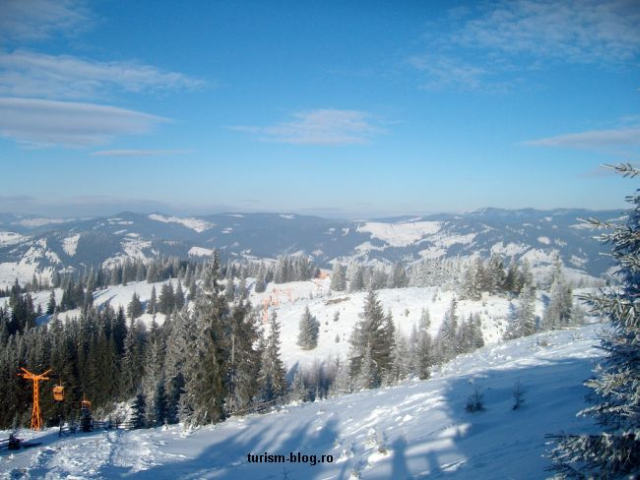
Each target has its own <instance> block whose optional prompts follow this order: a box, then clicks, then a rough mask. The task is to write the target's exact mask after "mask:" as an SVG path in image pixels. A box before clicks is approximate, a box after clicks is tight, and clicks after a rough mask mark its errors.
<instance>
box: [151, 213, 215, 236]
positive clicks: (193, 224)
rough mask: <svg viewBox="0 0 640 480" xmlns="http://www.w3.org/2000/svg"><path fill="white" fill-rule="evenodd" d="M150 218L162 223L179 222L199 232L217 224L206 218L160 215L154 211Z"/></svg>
mask: <svg viewBox="0 0 640 480" xmlns="http://www.w3.org/2000/svg"><path fill="white" fill-rule="evenodd" d="M149 219H150V220H155V221H156V222H162V223H178V224H180V225H182V226H184V227H187V228H190V229H191V230H194V231H196V232H198V233H202V232H206V231H207V230H209V229H210V228H213V227H214V226H215V225H214V224H213V223H210V222H207V221H205V220H200V219H198V218H180V217H165V216H164V215H159V214H157V213H152V214H151V215H149Z"/></svg>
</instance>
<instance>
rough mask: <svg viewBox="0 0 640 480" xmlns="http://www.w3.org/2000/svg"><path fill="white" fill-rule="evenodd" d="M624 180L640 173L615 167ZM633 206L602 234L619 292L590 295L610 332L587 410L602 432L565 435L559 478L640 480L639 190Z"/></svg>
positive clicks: (557, 459) (558, 451)
mask: <svg viewBox="0 0 640 480" xmlns="http://www.w3.org/2000/svg"><path fill="white" fill-rule="evenodd" d="M616 170H617V171H618V172H619V173H621V174H623V175H624V176H629V177H636V176H638V175H640V170H637V169H635V168H634V167H632V166H631V165H630V164H623V165H620V166H618V167H616ZM628 201H629V202H630V203H631V204H632V205H633V210H632V211H631V212H629V214H628V217H627V221H626V224H625V225H615V226H612V225H602V224H600V223H599V222H597V221H595V220H592V221H591V223H592V224H594V225H595V226H600V227H602V226H608V227H612V228H613V232H612V233H609V234H605V235H602V236H601V237H600V239H601V240H602V241H603V242H606V243H609V244H611V245H612V254H613V258H614V259H615V262H616V264H617V265H618V267H619V273H620V274H621V275H622V278H623V280H622V285H621V288H616V289H611V290H609V291H608V292H606V293H603V294H601V295H591V296H587V297H586V298H585V299H586V300H587V301H588V303H589V304H590V305H591V307H592V310H593V313H596V314H599V315H601V316H603V317H605V318H607V319H608V320H609V322H610V325H611V328H610V329H609V330H608V331H607V333H603V334H602V337H601V346H602V349H603V350H604V351H605V352H607V356H606V358H605V360H604V361H603V362H602V363H601V365H600V369H599V370H598V372H597V377H596V378H594V379H592V380H589V381H587V386H589V387H590V388H592V389H593V390H594V393H595V394H596V399H595V402H597V403H596V405H594V406H592V407H590V408H587V409H586V410H583V411H582V412H581V413H582V414H583V415H590V416H593V417H595V419H596V420H597V422H598V424H599V425H600V427H601V428H602V431H601V432H600V433H597V434H592V435H562V436H560V437H559V438H557V439H558V441H559V443H558V445H557V446H556V448H555V449H554V450H553V452H552V457H553V459H554V464H555V465H554V467H553V468H554V469H555V470H556V472H557V473H558V475H559V476H560V477H565V478H566V477H572V478H623V477H626V478H636V477H638V476H640V382H638V379H639V378H640V313H639V312H640V310H639V309H638V298H639V297H640V262H639V261H638V259H639V258H640V190H636V193H635V195H633V196H631V197H629V198H628Z"/></svg>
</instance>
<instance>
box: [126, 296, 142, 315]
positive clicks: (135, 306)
mask: <svg viewBox="0 0 640 480" xmlns="http://www.w3.org/2000/svg"><path fill="white" fill-rule="evenodd" d="M143 313H144V309H143V308H142V303H140V297H139V296H138V294H137V293H135V292H134V293H133V295H132V297H131V301H130V302H129V305H128V306H127V315H128V316H129V318H130V319H131V320H135V319H136V318H138V317H140V316H141V315H142V314H143Z"/></svg>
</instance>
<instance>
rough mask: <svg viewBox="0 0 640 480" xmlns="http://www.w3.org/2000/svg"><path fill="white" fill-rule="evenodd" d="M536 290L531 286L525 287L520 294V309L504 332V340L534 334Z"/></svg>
mask: <svg viewBox="0 0 640 480" xmlns="http://www.w3.org/2000/svg"><path fill="white" fill-rule="evenodd" d="M535 307H536V289H535V287H534V286H533V285H528V284H527V285H525V286H524V289H523V290H522V293H521V294H520V307H519V308H518V310H517V313H516V317H515V318H514V319H513V321H512V322H511V323H510V324H509V327H508V329H507V331H506V332H505V338H506V339H513V338H520V337H524V336H528V335H533V334H534V333H535V332H536V311H535Z"/></svg>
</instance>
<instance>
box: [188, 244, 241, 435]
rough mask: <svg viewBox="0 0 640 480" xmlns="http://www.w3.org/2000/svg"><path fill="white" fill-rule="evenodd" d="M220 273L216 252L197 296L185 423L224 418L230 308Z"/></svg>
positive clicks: (189, 363)
mask: <svg viewBox="0 0 640 480" xmlns="http://www.w3.org/2000/svg"><path fill="white" fill-rule="evenodd" d="M219 272H220V258H219V256H218V254H217V252H214V255H213V258H212V260H211V261H210V262H209V263H208V265H207V267H206V270H205V272H204V274H203V275H204V282H203V289H202V292H201V293H200V294H199V295H197V296H196V302H195V308H194V318H195V322H196V329H197V333H196V338H195V352H193V353H192V354H190V355H189V356H188V357H187V361H186V363H185V367H184V377H185V385H184V390H185V393H184V394H183V395H182V397H181V411H182V418H181V421H183V423H184V424H185V425H186V426H197V425H205V424H208V423H217V422H219V421H221V420H224V418H225V408H224V402H225V398H226V397H227V385H226V382H225V380H226V379H227V374H228V370H227V367H228V363H227V359H228V356H229V346H228V344H227V343H228V341H227V339H225V336H224V330H225V325H227V324H228V323H229V319H228V316H229V307H228V305H227V303H226V301H225V298H224V295H222V294H221V292H220V287H219V285H218V278H219Z"/></svg>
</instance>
